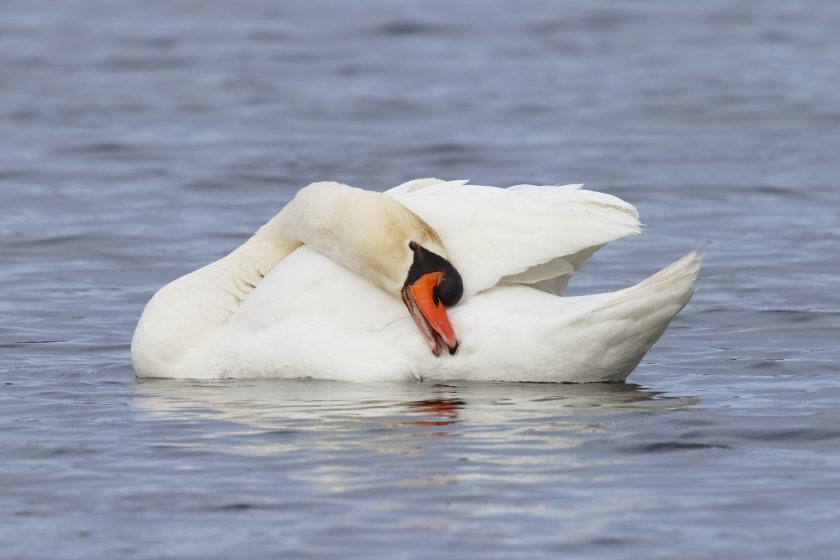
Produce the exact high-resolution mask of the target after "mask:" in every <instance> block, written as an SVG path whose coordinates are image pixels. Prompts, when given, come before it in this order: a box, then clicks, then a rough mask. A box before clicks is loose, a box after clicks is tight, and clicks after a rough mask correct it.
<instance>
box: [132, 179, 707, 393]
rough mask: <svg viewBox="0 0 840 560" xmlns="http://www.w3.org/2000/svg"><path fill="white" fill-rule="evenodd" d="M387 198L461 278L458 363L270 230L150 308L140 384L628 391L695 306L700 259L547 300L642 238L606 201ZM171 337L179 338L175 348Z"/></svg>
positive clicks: (371, 296)
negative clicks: (233, 380)
mask: <svg viewBox="0 0 840 560" xmlns="http://www.w3.org/2000/svg"><path fill="white" fill-rule="evenodd" d="M386 194H387V196H390V197H393V198H394V199H396V200H397V201H399V202H400V203H401V204H402V205H404V206H405V207H407V208H408V209H410V210H411V211H413V212H414V213H416V214H417V215H419V216H420V217H421V218H422V219H423V220H424V221H425V222H426V223H428V224H429V225H430V226H431V227H432V228H433V229H434V230H435V231H436V232H437V233H438V234H439V236H440V238H441V239H442V241H443V244H444V246H445V251H446V256H447V257H448V258H449V260H450V261H451V263H452V264H453V265H454V266H455V268H457V269H458V270H459V271H460V273H461V275H462V277H463V281H464V297H463V299H462V301H461V303H459V304H458V305H456V306H454V307H451V308H450V309H449V310H448V314H449V318H450V320H451V322H452V325H453V327H454V329H455V332H456V333H458V335H459V336H460V338H461V346H460V349H459V351H458V353H457V354H456V355H454V356H449V355H443V356H440V357H436V356H434V355H432V354H431V353H430V352H429V350H428V348H427V347H426V346H425V345H424V344H423V341H422V338H421V336H420V335H419V334H418V331H417V328H416V327H415V325H414V323H413V322H412V320H411V318H410V317H409V315H408V312H407V311H406V308H405V307H404V306H403V304H402V303H401V302H400V300H399V299H398V298H396V297H394V295H393V293H388V292H386V291H385V288H384V287H383V289H380V287H377V286H375V285H374V284H372V283H371V280H370V279H369V278H365V277H362V276H360V275H358V274H356V273H354V272H351V271H350V270H348V269H347V268H345V267H344V266H341V265H340V264H337V263H336V262H334V261H333V260H331V259H330V258H327V257H326V256H324V255H322V254H320V253H317V252H315V251H314V250H312V249H311V248H309V247H306V246H304V247H299V248H297V249H295V248H294V247H295V246H296V244H295V243H289V242H288V240H281V241H280V242H279V243H280V244H281V245H282V247H281V248H278V247H275V246H272V245H271V242H270V241H268V240H267V238H266V234H264V235H261V234H263V232H264V231H270V232H274V233H276V231H277V228H276V227H272V226H271V224H272V222H269V224H268V225H267V226H265V227H264V228H263V229H262V230H261V231H260V233H258V234H257V235H256V236H255V237H254V238H252V240H250V241H249V242H247V243H245V244H244V245H243V246H242V247H240V248H239V249H237V251H238V252H239V253H238V254H237V251H234V253H232V255H230V256H228V257H225V259H222V260H221V261H218V262H217V263H214V264H213V265H210V267H206V268H205V269H202V270H203V271H205V272H202V271H197V272H196V273H193V275H194V276H193V278H192V279H191V280H187V281H184V279H183V278H182V279H179V280H178V281H176V282H174V283H173V284H170V285H169V286H167V287H165V288H164V289H162V290H161V292H162V293H163V294H164V295H163V296H156V297H155V298H154V299H153V300H152V302H150V304H149V306H148V307H147V310H146V311H145V312H144V316H143V317H142V318H141V322H140V324H139V325H138V329H137V333H136V334H135V339H134V342H133V347H132V353H133V357H134V364H135V370H136V371H137V373H138V375H144V376H157V377H194V378H219V377H319V378H327V379H341V380H349V381H373V380H404V379H419V378H423V379H441V380H443V379H479V380H491V379H492V380H508V381H555V382H560V381H564V382H591V381H623V380H624V379H625V378H626V377H627V375H629V373H630V372H631V371H632V370H633V369H634V368H635V366H636V365H637V364H638V363H639V361H640V360H641V359H642V357H643V356H644V354H645V353H646V352H647V351H648V349H649V348H650V347H651V345H652V344H653V343H654V342H655V341H656V340H657V339H658V338H659V337H660V336H661V335H662V333H663V332H664V330H665V328H666V327H667V325H668V323H669V322H670V321H671V319H673V317H674V316H675V315H676V314H677V313H678V312H679V311H680V309H682V307H683V306H684V305H685V304H686V303H687V302H688V300H689V299H690V298H691V295H692V293H693V283H694V280H695V278H696V275H697V272H698V270H699V266H700V260H701V259H700V256H699V255H698V254H697V253H695V252H692V253H689V254H688V255H687V256H685V257H683V258H682V259H680V260H679V261H677V262H675V263H674V264H672V265H670V266H669V267H667V268H665V269H664V270H662V271H660V272H659V273H657V274H655V275H654V276H652V277H650V278H648V279H647V280H645V281H643V282H641V283H639V284H637V285H635V286H632V287H630V288H627V289H625V290H621V291H617V292H612V293H605V294H598V295H592V296H579V297H559V296H558V295H556V294H558V293H560V292H562V290H563V289H564V288H565V285H566V283H567V282H568V278H569V277H570V276H571V274H572V273H573V272H574V271H575V270H577V269H579V268H580V266H581V265H582V264H583V262H584V261H585V260H586V259H587V258H588V257H589V256H590V255H591V254H592V253H593V252H595V251H596V250H597V249H598V248H599V247H600V246H603V245H604V244H606V243H608V242H609V241H612V240H614V239H618V238H620V237H623V236H626V235H629V234H634V233H638V231H639V223H638V214H637V212H636V210H635V208H633V206H631V205H629V204H627V203H626V202H624V201H622V200H620V199H618V198H616V197H613V196H610V195H606V194H602V193H596V192H592V191H586V190H582V189H580V188H579V186H576V185H575V186H566V187H541V186H531V185H523V186H517V187H512V188H509V189H498V188H494V187H481V186H473V185H468V184H466V183H465V182H462V181H450V182H445V181H438V180H434V179H422V180H417V181H411V182H409V183H406V184H404V185H401V186H399V187H396V188H394V189H391V190H390V191H388V193H386ZM319 196H322V195H319ZM323 196H327V197H329V196H331V195H328V194H327V195H323ZM379 196H383V195H379ZM323 202H324V203H325V204H328V202H327V201H326V200H324V201H323ZM310 203H313V204H314V203H317V197H316V198H315V199H313V200H312V201H310ZM386 206H387V205H386ZM342 207H343V209H344V214H342V216H340V217H338V216H335V215H334V216H332V218H331V219H333V220H342V221H343V223H341V224H337V226H336V227H342V228H348V227H349V228H352V229H354V235H355V237H356V239H357V240H358V239H364V235H361V234H364V233H365V228H366V227H367V226H366V224H364V223H353V220H354V217H357V216H356V214H355V212H354V208H353V206H352V204H349V205H348V204H343V206H342ZM282 216H283V213H281V214H280V215H278V218H282ZM278 218H275V220H278ZM281 221H282V220H281ZM287 222H288V220H287ZM275 225H276V224H275ZM310 233H311V232H310ZM370 233H371V235H373V236H381V235H382V232H381V231H378V230H371V232H370ZM356 234H359V235H356ZM371 243H372V245H371V246H379V244H378V243H376V242H375V240H372V241H371ZM327 252H329V251H327ZM286 255H288V256H286ZM344 258H349V257H348V256H347V255H345V257H344ZM226 259H227V262H226V263H225V261H226ZM272 261H273V262H272ZM219 263H222V264H219ZM345 264H346V263H345ZM400 266H403V263H400ZM213 267H215V268H216V269H217V271H214V270H212V269H213ZM238 268H241V269H242V271H241V274H239V276H241V277H242V278H244V279H245V280H244V281H242V280H240V279H239V278H237V274H238V273H237V269H238ZM254 268H256V269H257V270H258V272H259V274H256V275H254V274H253V273H252V269H254ZM208 269H211V270H209V271H208ZM262 269H266V270H262ZM219 270H221V272H219ZM268 270H270V272H268ZM364 270H366V269H364V268H362V271H364ZM265 272H267V275H266V276H265V278H264V279H261V278H260V276H261V274H262V273H265ZM184 278H190V275H188V276H187V277H184ZM243 282H244V284H243ZM179 283H180V284H179ZM250 285H256V289H253V290H249V288H248V286H250ZM214 286H215V287H214ZM243 286H244V287H243ZM205 292H207V293H210V294H213V293H215V294H216V296H206V297H205V295H204V293H205ZM219 294H222V295H219ZM224 294H232V295H231V296H230V297H227V296H225V295H224ZM181 296H183V297H181ZM155 300H158V301H155ZM173 302H177V303H173ZM185 302H186V303H185ZM174 324H177V325H179V326H178V327H177V328H176V327H173V325H174ZM177 330H188V331H189V332H188V333H187V336H186V337H184V339H183V341H181V340H180V339H179V338H177V334H176V333H175V332H174V331H177ZM161 333H165V334H161ZM173 337H175V338H173Z"/></svg>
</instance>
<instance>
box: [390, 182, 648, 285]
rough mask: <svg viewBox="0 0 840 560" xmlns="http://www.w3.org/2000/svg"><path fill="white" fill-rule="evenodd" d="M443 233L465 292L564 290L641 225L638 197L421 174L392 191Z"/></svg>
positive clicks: (578, 189) (636, 231)
mask: <svg viewBox="0 0 840 560" xmlns="http://www.w3.org/2000/svg"><path fill="white" fill-rule="evenodd" d="M386 194H388V195H390V196H392V197H393V198H395V199H396V200H398V201H399V202H400V203H402V204H403V205H405V206H406V207H407V208H409V209H410V210H412V211H413V212H414V213H416V214H417V215H419V216H420V217H421V218H423V219H424V220H425V221H426V222H427V223H428V224H429V225H430V226H432V228H434V229H435V230H436V231H437V232H438V234H440V236H441V238H442V239H443V242H444V245H445V246H446V251H447V255H448V257H449V259H450V261H451V262H452V264H453V265H454V266H455V268H457V269H458V270H459V272H460V273H461V276H462V277H463V279H464V297H470V296H472V295H474V294H476V293H478V292H480V291H482V290H486V289H488V288H491V287H493V286H495V285H497V284H499V283H500V282H502V283H522V284H530V285H532V286H534V287H535V288H538V289H541V290H544V291H548V292H552V293H559V292H562V290H563V289H565V286H566V284H567V283H568V278H569V277H570V276H571V274H572V273H573V272H574V271H575V270H577V269H579V268H580V266H582V265H583V263H584V262H585V261H586V259H588V258H589V257H590V256H591V255H592V253H594V252H595V251H597V250H598V249H599V248H600V247H601V246H603V245H605V244H606V243H609V242H610V241H614V240H616V239H619V238H621V237H625V236H627V235H632V234H638V233H639V231H640V224H639V215H638V212H637V211H636V208H635V207H633V206H632V205H631V204H628V203H627V202H625V201H623V200H621V199H620V198H617V197H615V196H612V195H608V194H604V193H599V192H594V191H588V190H584V189H581V185H566V186H538V185H516V186H513V187H509V188H507V189H502V188H498V187H485V186H479V185H470V184H467V182H466V181H441V180H438V179H418V180H415V181H410V182H408V183H405V184H403V185H400V186H398V187H394V188H393V189H391V190H389V191H387V192H386Z"/></svg>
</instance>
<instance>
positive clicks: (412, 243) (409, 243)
mask: <svg viewBox="0 0 840 560" xmlns="http://www.w3.org/2000/svg"><path fill="white" fill-rule="evenodd" d="M408 248H409V249H411V250H412V251H416V250H417V243H415V242H414V241H409V242H408Z"/></svg>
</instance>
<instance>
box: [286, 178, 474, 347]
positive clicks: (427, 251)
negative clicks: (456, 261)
mask: <svg viewBox="0 0 840 560" xmlns="http://www.w3.org/2000/svg"><path fill="white" fill-rule="evenodd" d="M279 216H282V219H280V220H279V224H280V226H281V228H282V230H283V232H284V234H285V236H286V237H287V238H291V239H296V240H298V241H299V242H301V243H304V244H306V245H307V246H308V247H310V248H311V249H314V250H316V251H318V252H320V253H322V254H324V255H326V256H328V257H329V258H330V259H332V260H333V261H334V262H336V263H338V264H341V265H343V266H344V267H346V268H348V269H350V270H352V271H353V272H355V273H357V274H359V275H360V276H362V277H364V278H365V279H367V280H368V281H370V282H371V283H373V284H374V285H376V286H378V287H379V288H381V289H382V290H384V291H386V292H388V293H389V294H391V295H393V296H396V297H402V300H403V302H404V303H405V305H406V307H407V308H408V311H409V313H410V314H411V317H412V319H414V322H415V323H416V324H417V328H418V329H419V330H420V333H421V334H422V335H423V337H424V338H425V340H426V343H427V344H428V345H429V348H431V350H432V352H433V353H434V354H435V356H439V355H440V353H441V350H442V349H443V347H444V346H446V348H448V350H449V353H450V354H454V353H455V352H456V351H457V350H458V339H457V338H456V336H455V332H454V330H453V329H452V325H451V324H450V323H449V318H448V317H447V316H446V308H447V307H450V306H452V305H455V304H456V303H458V301H459V300H460V299H461V295H462V294H463V291H464V285H463V282H462V281H461V275H460V274H459V273H458V271H457V270H456V269H455V267H454V266H452V263H450V262H449V261H448V260H447V258H446V250H445V249H444V247H443V242H442V241H441V239H440V236H439V235H438V234H437V232H436V231H435V230H434V229H432V227H431V226H429V225H428V224H427V223H426V222H425V221H423V219H422V218H421V217H420V216H418V215H417V214H415V213H414V212H412V211H411V210H409V209H408V208H406V207H405V206H403V205H402V204H400V203H399V202H398V201H397V200H395V199H393V198H391V197H390V196H388V195H387V194H384V193H379V192H372V191H366V190H363V189H357V188H355V187H351V186H348V185H345V184H342V183H335V182H332V181H323V182H319V183H312V184H311V185H309V186H307V187H304V188H303V189H301V190H300V191H299V192H298V194H297V195H296V196H295V198H294V199H292V201H291V202H290V203H289V204H288V205H287V206H286V208H285V209H284V210H283V212H282V213H281V214H280V215H279Z"/></svg>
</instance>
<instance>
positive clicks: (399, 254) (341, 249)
mask: <svg viewBox="0 0 840 560" xmlns="http://www.w3.org/2000/svg"><path fill="white" fill-rule="evenodd" d="M409 241H415V242H417V243H421V244H423V245H425V246H426V247H427V248H429V249H432V250H436V251H439V252H440V254H441V255H445V253H444V252H443V246H442V243H441V242H440V239H439V238H438V236H437V234H436V233H435V232H434V230H432V229H431V228H430V227H429V226H428V225H426V224H425V222H423V221H422V220H421V219H420V218H419V217H418V216H416V215H415V214H414V213H412V212H411V211H409V210H408V209H407V208H405V207H404V206H403V205H402V204H400V203H399V202H397V201H396V200H394V199H392V198H390V197H389V196H387V195H384V194H382V193H374V192H370V191H364V190H362V189H356V188H353V187H349V186H347V185H341V184H338V183H313V184H312V185H309V186H308V187H305V188H303V189H301V190H300V191H299V192H298V193H297V195H295V197H294V198H293V199H292V200H291V201H290V202H289V203H288V204H287V205H286V207H285V208H283V210H282V211H281V212H280V213H278V214H277V215H276V216H275V217H274V218H272V219H271V220H269V221H268V222H267V223H266V224H265V225H264V226H262V227H261V228H260V229H259V230H258V231H257V232H256V233H255V234H254V235H253V236H252V237H251V238H250V239H249V240H248V241H246V242H245V243H244V244H242V245H241V246H240V247H237V248H236V249H235V250H233V251H232V252H231V253H230V254H229V255H227V256H225V257H223V258H221V259H219V260H218V261H216V262H214V263H211V264H209V265H207V266H205V267H203V268H201V269H199V270H196V271H195V272H191V273H189V274H187V275H185V276H182V277H181V278H178V279H177V280H175V281H174V282H172V283H171V284H168V285H166V286H164V287H163V288H161V289H160V290H159V291H158V292H157V293H156V294H155V295H154V296H153V297H152V299H151V300H150V301H149V303H148V304H147V305H146V308H145V309H144V311H143V314H142V316H141V317H140V321H139V323H138V324H137V329H136V331H135V333H134V339H133V340H132V358H133V361H134V368H135V371H137V373H138V374H140V375H144V376H149V377H153V376H154V375H155V374H156V373H157V374H158V375H164V373H163V372H164V371H168V372H171V371H172V368H175V369H179V368H181V367H182V366H183V364H184V363H185V361H187V360H189V358H190V356H191V355H192V354H193V353H194V352H195V351H197V350H199V349H201V348H204V347H205V346H206V345H207V344H209V343H210V342H211V341H212V339H213V337H214V336H216V335H217V334H219V333H220V332H221V331H222V330H223V328H224V327H225V326H226V325H227V324H228V323H229V322H230V320H231V317H233V315H234V314H235V313H236V312H237V310H238V309H239V307H240V306H241V305H242V302H243V301H245V298H246V297H248V295H250V293H251V292H252V291H253V290H254V289H255V288H256V287H257V286H258V285H259V283H260V282H261V281H262V279H263V278H264V277H265V275H266V274H268V273H269V271H271V269H272V268H274V267H275V266H276V265H277V264H278V263H279V262H280V261H282V260H283V259H284V258H286V257H287V256H288V255H289V254H291V253H292V251H294V250H295V249H297V248H298V247H299V246H300V245H302V244H304V243H305V244H306V245H307V246H309V247H311V248H312V249H314V250H316V251H318V252H320V253H322V254H324V255H326V256H327V257H329V258H330V259H332V260H333V261H335V262H337V263H339V264H341V265H343V266H345V267H346V268H348V269H350V270H352V271H353V272H355V273H357V274H359V275H361V276H363V277H365V278H366V279H367V280H369V281H370V282H372V283H373V284H375V285H377V286H379V287H380V288H382V289H383V290H385V291H387V292H389V293H391V294H392V295H394V296H395V297H400V290H401V289H402V287H403V284H404V282H405V279H406V275H407V273H408V270H409V267H410V266H411V263H412V253H411V251H409V249H408V243H409Z"/></svg>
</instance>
